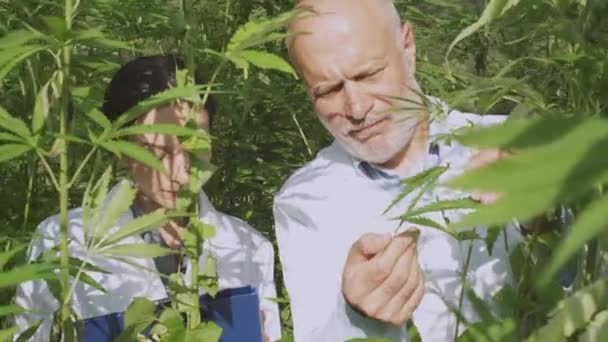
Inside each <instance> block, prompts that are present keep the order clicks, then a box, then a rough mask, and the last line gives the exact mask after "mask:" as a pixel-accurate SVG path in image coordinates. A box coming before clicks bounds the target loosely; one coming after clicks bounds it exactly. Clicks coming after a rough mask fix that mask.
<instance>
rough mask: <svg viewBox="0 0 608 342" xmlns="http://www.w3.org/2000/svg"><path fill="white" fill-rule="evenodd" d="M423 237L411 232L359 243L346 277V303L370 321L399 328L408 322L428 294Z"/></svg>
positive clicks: (348, 262)
mask: <svg viewBox="0 0 608 342" xmlns="http://www.w3.org/2000/svg"><path fill="white" fill-rule="evenodd" d="M419 235H420V231H419V230H417V229H410V230H408V231H406V232H403V233H401V234H399V235H397V236H395V237H394V238H391V235H390V234H385V235H380V234H366V235H364V236H363V237H361V238H360V239H359V240H357V241H356V242H355V243H354V244H353V246H352V247H351V249H350V252H349V254H348V258H347V260H346V265H345V266H344V272H343V274H342V293H343V295H344V298H345V299H346V301H347V302H348V303H349V304H350V305H351V306H352V307H354V308H355V309H356V310H358V311H360V312H361V313H363V314H365V315H366V316H368V317H369V318H372V319H375V320H378V321H381V322H384V323H390V324H393V325H396V326H401V325H403V324H404V323H405V322H407V321H408V320H409V319H410V318H411V317H412V313H413V312H414V310H415V309H416V308H417V307H418V305H419V304H420V301H421V300H422V296H423V294H424V280H423V276H422V271H421V269H420V265H419V263H418V253H417V240H418V236H419Z"/></svg>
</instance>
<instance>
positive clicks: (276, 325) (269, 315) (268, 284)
mask: <svg viewBox="0 0 608 342" xmlns="http://www.w3.org/2000/svg"><path fill="white" fill-rule="evenodd" d="M261 248H262V249H263V253H264V255H265V260H264V265H265V266H264V271H263V283H262V284H261V286H260V289H259V291H260V307H261V309H262V311H263V312H264V315H265V317H266V321H265V324H264V331H265V332H266V334H267V335H268V337H269V338H270V340H271V341H278V340H280V339H281V318H280V316H279V306H278V304H277V303H276V302H273V301H272V299H274V298H276V297H277V290H276V288H275V285H274V250H273V249H272V245H271V244H270V242H268V241H265V242H264V243H263V244H262V247H261Z"/></svg>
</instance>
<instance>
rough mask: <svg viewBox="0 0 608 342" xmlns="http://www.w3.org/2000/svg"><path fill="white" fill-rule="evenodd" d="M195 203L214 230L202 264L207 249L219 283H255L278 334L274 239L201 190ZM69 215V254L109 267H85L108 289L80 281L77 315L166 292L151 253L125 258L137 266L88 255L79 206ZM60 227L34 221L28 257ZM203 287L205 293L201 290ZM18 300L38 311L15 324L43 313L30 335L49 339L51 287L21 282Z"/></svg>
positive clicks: (53, 304) (269, 326) (135, 239)
mask: <svg viewBox="0 0 608 342" xmlns="http://www.w3.org/2000/svg"><path fill="white" fill-rule="evenodd" d="M115 191H116V188H115V189H113V190H112V191H111V192H110V194H109V196H108V201H109V200H110V199H111V198H112V196H113V194H114V192H115ZM199 204H200V207H201V214H200V217H201V220H202V221H203V222H205V223H208V224H211V225H214V226H215V227H216V229H217V235H216V236H215V237H214V238H212V239H211V240H210V241H206V242H205V246H204V251H205V252H204V253H203V256H202V257H201V262H200V264H201V268H202V267H203V266H204V260H205V257H206V255H207V253H208V252H209V251H210V252H211V253H212V255H214V256H215V257H216V258H217V260H218V263H217V271H218V276H219V285H220V288H221V289H225V288H231V287H240V286H245V285H251V286H254V287H256V288H257V289H258V292H259V294H260V299H261V308H262V310H263V311H264V312H265V315H266V325H265V332H266V333H267V334H268V336H269V337H270V338H271V340H278V339H279V338H280V336H281V324H280V319H279V311H278V306H277V304H276V303H274V302H272V301H270V300H269V298H275V297H276V289H275V286H274V252H273V248H272V245H271V244H270V242H269V241H268V240H266V239H265V238H264V237H263V236H262V235H261V234H260V233H259V232H258V231H256V230H255V229H254V228H252V227H251V226H249V225H248V224H247V223H245V222H243V221H242V220H239V219H237V218H235V217H232V216H229V215H226V214H223V213H221V212H218V211H216V210H215V208H214V207H213V206H212V204H211V203H210V202H209V199H208V198H207V196H206V195H205V193H204V192H202V191H201V193H200V196H199ZM131 220H133V216H132V213H131V211H130V210H129V211H128V212H127V213H125V214H124V215H123V216H122V217H121V218H120V219H119V220H118V222H117V223H116V226H115V227H114V229H117V228H118V227H120V226H121V225H124V224H126V223H127V222H129V221H131ZM68 221H69V239H70V243H69V250H70V254H71V255H72V256H74V257H77V258H79V259H81V260H86V261H89V262H90V263H91V264H93V265H95V266H98V267H100V268H102V269H104V270H106V271H109V272H110V274H102V273H94V272H89V273H88V274H89V275H90V276H91V277H92V278H93V279H95V280H96V281H97V282H99V283H100V284H101V285H102V286H103V287H104V288H105V289H106V291H107V294H104V293H103V292H101V291H99V290H97V289H95V288H93V287H90V286H88V285H85V284H83V283H82V282H79V283H78V284H77V285H76V287H75V291H74V295H73V310H74V313H75V314H76V315H77V316H78V317H80V318H81V319H86V318H90V317H96V316H100V315H105V314H109V313H113V312H121V311H124V310H125V309H126V308H127V306H128V305H129V304H130V303H131V302H132V301H133V299H134V298H136V297H145V298H148V299H150V300H160V299H164V298H167V297H168V296H167V293H166V290H165V287H164V286H163V283H162V281H161V278H160V277H159V276H158V274H156V273H154V272H150V271H148V270H155V264H154V260H153V259H148V258H128V259H129V260H131V262H132V263H134V264H136V265H141V266H143V267H135V266H132V265H128V264H126V263H123V262H121V261H117V260H114V259H110V258H107V257H100V256H94V255H90V253H88V252H87V250H86V248H85V245H84V232H83V227H82V209H81V208H76V209H73V210H70V211H69V212H68ZM59 231H60V226H59V216H52V217H50V218H48V219H46V220H45V221H43V222H42V223H41V224H40V225H39V226H38V229H37V230H36V237H35V238H34V240H33V241H32V243H31V245H30V249H29V251H28V258H29V260H30V261H31V260H35V259H37V258H38V257H39V256H40V255H41V253H43V252H44V251H47V250H49V249H50V248H52V247H53V246H56V245H58V244H59V241H60V234H59ZM120 243H121V244H123V243H124V244H133V243H141V244H143V243H145V242H144V240H143V238H142V237H141V236H131V237H129V238H127V239H125V240H123V241H121V242H120ZM190 268H191V267H190V264H189V263H188V268H187V270H186V274H185V279H186V282H187V283H189V282H190V274H191V269H190ZM146 269H148V270H146ZM201 293H203V291H202V290H201ZM16 303H17V304H18V305H20V306H22V307H24V308H26V309H32V310H36V311H37V313H30V314H24V315H19V316H17V317H16V325H17V327H18V330H19V331H23V330H25V329H27V327H29V326H30V325H31V324H32V323H34V322H36V321H38V320H41V319H42V320H44V321H43V323H42V325H41V326H40V328H39V329H38V331H37V333H36V335H35V336H34V338H33V339H32V340H33V341H40V342H43V341H44V342H46V341H48V340H49V334H50V328H51V324H52V321H51V320H52V314H53V312H54V311H56V310H57V308H58V307H59V305H58V302H57V300H55V298H54V297H53V296H52V294H51V293H50V291H49V289H48V287H47V285H46V282H45V281H41V280H37V281H30V282H26V283H23V284H21V285H20V286H19V287H18V288H17V297H16Z"/></svg>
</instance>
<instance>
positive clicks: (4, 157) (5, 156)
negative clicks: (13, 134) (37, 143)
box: [0, 144, 32, 163]
mask: <svg viewBox="0 0 608 342" xmlns="http://www.w3.org/2000/svg"><path fill="white" fill-rule="evenodd" d="M31 150H32V147H31V146H27V145H17V144H6V145H0V163H3V162H5V161H8V160H11V159H14V158H17V157H19V156H21V155H23V154H25V153H27V152H29V151H31Z"/></svg>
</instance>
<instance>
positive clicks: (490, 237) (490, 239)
mask: <svg viewBox="0 0 608 342" xmlns="http://www.w3.org/2000/svg"><path fill="white" fill-rule="evenodd" d="M501 232H502V229H499V228H498V227H489V228H488V229H487V230H486V238H485V243H486V248H488V254H489V255H490V256H492V252H493V250H494V244H496V241H497V240H498V237H499V236H500V233H501Z"/></svg>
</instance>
